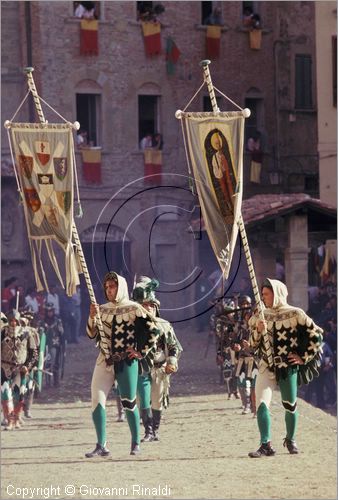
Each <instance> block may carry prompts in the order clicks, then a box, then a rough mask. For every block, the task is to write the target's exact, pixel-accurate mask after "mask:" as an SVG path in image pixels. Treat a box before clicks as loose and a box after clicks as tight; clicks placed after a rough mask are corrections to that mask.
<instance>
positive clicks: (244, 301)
mask: <svg viewBox="0 0 338 500" xmlns="http://www.w3.org/2000/svg"><path fill="white" fill-rule="evenodd" d="M244 304H248V305H249V306H251V297H250V296H249V295H242V297H241V298H240V299H239V305H240V306H243V305H244Z"/></svg>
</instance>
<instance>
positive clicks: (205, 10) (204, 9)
mask: <svg viewBox="0 0 338 500" xmlns="http://www.w3.org/2000/svg"><path fill="white" fill-rule="evenodd" d="M211 14H212V2H201V24H206V22H205V21H206V19H207V17H209V16H210V15H211Z"/></svg>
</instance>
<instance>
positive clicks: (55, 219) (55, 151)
mask: <svg viewBox="0 0 338 500" xmlns="http://www.w3.org/2000/svg"><path fill="white" fill-rule="evenodd" d="M11 142H12V149H13V153H14V157H15V164H16V170H17V173H18V178H19V182H20V188H21V195H22V200H23V205H24V212H25V220H26V225H27V231H28V238H29V242H30V248H31V253H32V262H33V268H34V273H35V279H36V285H37V290H43V289H44V288H46V289H47V290H48V284H47V279H46V275H45V272H44V269H43V263H42V246H43V244H44V245H45V246H46V249H47V254H48V257H49V259H50V261H51V263H52V265H53V268H54V270H55V272H56V274H57V276H58V278H59V280H60V282H61V284H62V286H64V284H63V279H62V274H61V273H60V270H59V266H58V263H57V259H56V257H55V253H54V248H53V245H52V241H56V242H57V243H58V244H59V245H60V246H61V248H62V249H63V250H64V252H65V266H64V268H65V273H66V292H67V294H68V295H70V296H71V295H73V294H74V293H75V289H76V285H78V284H79V276H78V272H79V271H78V268H77V259H76V256H75V253H74V249H73V244H72V225H73V168H74V167H73V157H74V156H73V150H74V145H73V136H72V131H71V129H70V127H69V126H68V125H63V124H53V125H52V124H48V125H45V124H44V125H37V124H34V125H31V124H20V123H18V124H14V123H13V124H12V125H11ZM43 283H44V284H43Z"/></svg>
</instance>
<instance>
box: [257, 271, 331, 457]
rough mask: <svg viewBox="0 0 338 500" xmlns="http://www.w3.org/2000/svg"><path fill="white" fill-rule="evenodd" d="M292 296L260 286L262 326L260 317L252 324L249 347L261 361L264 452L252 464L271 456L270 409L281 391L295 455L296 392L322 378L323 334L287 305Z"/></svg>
mask: <svg viewBox="0 0 338 500" xmlns="http://www.w3.org/2000/svg"><path fill="white" fill-rule="evenodd" d="M287 295H288V290H287V288H286V286H285V285H284V283H282V282H281V281H278V280H274V279H266V280H265V281H264V282H263V285H262V298H263V302H264V305H265V307H266V308H265V309H264V321H263V320H262V319H260V318H259V316H258V315H257V313H256V314H255V315H254V316H252V317H251V318H250V320H249V328H250V333H251V337H250V343H251V345H252V347H253V348H254V349H255V350H256V352H257V354H258V357H259V358H260V361H259V366H258V375H257V381H256V405H257V423H258V428H259V432H260V438H261V439H260V447H259V448H258V450H257V451H254V452H250V453H249V456H250V457H251V458H259V457H262V456H273V455H275V453H276V452H275V450H274V449H273V447H272V445H271V436H270V433H271V418H270V412H269V407H270V403H271V399H272V392H273V390H274V389H275V388H276V387H277V385H279V388H280V392H281V398H282V404H283V407H284V408H285V424H286V437H285V439H284V443H283V445H284V446H286V447H287V449H288V451H289V453H291V454H297V453H298V447H297V445H296V441H295V434H296V430H297V421H298V412H297V386H298V385H301V384H302V383H305V384H307V383H309V381H311V380H312V379H313V377H314V376H318V370H319V367H320V357H321V343H322V338H323V337H322V332H323V330H322V329H321V328H319V327H318V326H317V325H316V324H315V323H314V322H313V320H312V319H311V318H310V317H309V316H307V315H306V314H305V312H304V311H303V310H302V309H300V308H298V307H293V306H290V305H289V304H288V303H287ZM264 328H266V331H267V335H268V340H269V343H270V346H271V350H272V353H273V362H274V363H273V364H274V366H273V367H269V365H268V363H267V355H266V350H265V349H264V343H263V337H262V332H263V329H264Z"/></svg>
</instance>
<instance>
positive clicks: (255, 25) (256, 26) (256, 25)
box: [251, 14, 261, 30]
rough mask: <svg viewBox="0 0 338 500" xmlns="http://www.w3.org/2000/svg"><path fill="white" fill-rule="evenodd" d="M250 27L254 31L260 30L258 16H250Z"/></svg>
mask: <svg viewBox="0 0 338 500" xmlns="http://www.w3.org/2000/svg"><path fill="white" fill-rule="evenodd" d="M251 26H252V27H253V29H255V30H260V29H261V17H260V15H259V14H254V15H253V16H252V24H251Z"/></svg>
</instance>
